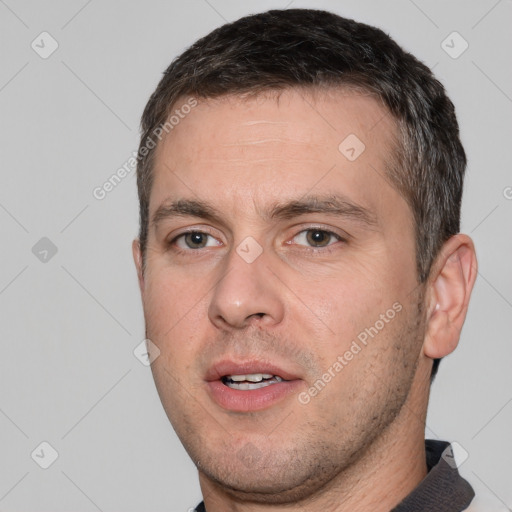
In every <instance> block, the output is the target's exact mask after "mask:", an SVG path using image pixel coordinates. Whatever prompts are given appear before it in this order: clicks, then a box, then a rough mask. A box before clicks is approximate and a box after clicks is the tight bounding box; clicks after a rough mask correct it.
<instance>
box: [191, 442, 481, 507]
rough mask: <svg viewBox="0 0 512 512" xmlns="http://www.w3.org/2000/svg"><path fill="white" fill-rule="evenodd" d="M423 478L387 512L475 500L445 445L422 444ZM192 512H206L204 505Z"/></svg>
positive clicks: (452, 504) (464, 504) (468, 502)
mask: <svg viewBox="0 0 512 512" xmlns="http://www.w3.org/2000/svg"><path fill="white" fill-rule="evenodd" d="M425 451H426V454H427V470H428V473H427V476H425V478H424V479H423V480H422V481H421V482H420V483H419V484H418V485H417V486H416V488H415V489H414V490H413V491H412V492H411V493H410V494H409V495H408V496H406V497H405V498H404V499H403V500H402V501H401V502H400V503H399V504H398V505H397V506H396V507H395V508H393V509H392V510H391V512H430V511H432V512H461V511H462V510H465V509H467V507H469V504H470V503H471V500H472V499H473V498H474V496H475V491H473V488H472V487H471V485H470V484H469V483H468V482H467V481H466V480H464V478H462V477H461V476H460V474H459V470H458V469H457V465H456V464H455V459H454V456H453V450H452V447H451V445H450V443H448V442H446V441H436V440H433V439H426V440H425ZM195 510H196V512H206V508H205V506H204V502H201V503H199V505H198V506H197V507H196V509H195Z"/></svg>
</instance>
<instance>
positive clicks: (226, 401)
mask: <svg viewBox="0 0 512 512" xmlns="http://www.w3.org/2000/svg"><path fill="white" fill-rule="evenodd" d="M178 107H179V105H177V106H176V108H178ZM395 134H396V127H395V124H394V122H393V121H392V120H391V119H390V116H389V115H386V111H385V110H384V109H383V107H381V106H380V104H379V103H377V102H376V101H375V100H374V99H372V98H371V97H370V96H368V95H361V94H356V93H354V92H352V93H348V92H345V93H344V92H342V91H339V90H338V91H337V92H335V91H333V92H331V93H330V94H323V93H322V94H320V93H317V94H315V95H314V96H312V95H311V94H307V95H305V93H304V92H302V93H299V92H297V91H292V90H290V91H286V92H283V93H282V94H281V96H280V97H279V100H277V99H276V98H275V97H269V96H259V97H257V98H252V99H245V100H243V99H240V98H238V97H223V98H220V99H215V100H208V101H202V102H200V103H199V105H198V106H196V107H195V108H193V109H192V111H191V112H190V113H189V114H188V115H187V116H186V117H185V118H184V119H182V120H180V122H179V124H178V125H177V126H175V128H174V129H173V130H172V132H171V133H170V134H169V136H168V137H167V138H166V139H165V140H164V141H162V143H161V144H160V145H159V147H158V150H157V154H156V160H155V167H154V173H155V174H154V183H153V187H152V192H151V199H150V208H149V213H150V219H151V220H152V219H153V217H154V215H155V213H156V212H157V210H159V214H158V222H156V223H155V224H153V223H151V224H150V226H149V236H148V244H147V255H146V257H147V267H146V272H145V275H144V279H143V281H141V287H142V296H143V306H144V314H145V321H146V334H147V337H148V338H149V339H150V340H151V341H152V342H153V343H154V344H155V345H157V347H158V348H159V350H160V352H161V354H160V356H159V357H158V358H157V359H156V360H155V361H154V363H153V364H152V370H153V374H154V378H155V382H156V386H157V389H158V392H159V395H160V398H161V400H162V403H163V406H164V408H165V410H166V412H167V415H168V417H169V419H170V421H171V422H172V424H173V426H174V428H175V430H176V432H177V434H178V436H179V437H180V439H181V441H182V442H183V444H184V446H185V448H186V449H187V451H188V453H189V454H190V456H191V457H192V459H193V460H194V461H195V463H196V464H197V465H198V468H199V471H200V475H201V478H203V479H207V480H208V481H210V482H218V483H221V484H222V485H223V486H224V487H225V488H228V489H231V492H233V493H235V494H236V493H238V495H241V494H244V493H248V494H251V495H253V496H259V497H260V498H261V499H262V500H263V499H265V498H264V496H265V495H266V494H267V493H270V494H271V493H279V496H280V497H281V498H280V499H283V500H285V499H288V498H297V497H300V496H304V495H306V494H307V493H308V492H309V491H310V490H311V489H314V488H318V487H319V486H320V485H323V484H325V483H326V482H328V481H329V480H330V479H332V478H333V476H335V475H336V474H338V473H339V472H340V471H343V470H344V469H345V468H347V467H349V466H350V465H351V464H353V463H354V461H356V460H357V459H358V457H360V456H361V455H362V454H363V453H364V450H365V448H367V447H369V446H370V445H371V443H372V442H373V441H374V440H375V439H377V438H378V437H379V435H380V434H381V433H382V432H383V431H384V429H385V428H386V427H387V426H388V425H390V424H391V423H392V422H393V420H394V419H395V418H396V416H397V415H398V414H400V412H401V410H402V406H403V404H404V402H405V400H406V399H407V396H408V393H409V391H410V389H411V386H412V385H413V383H414V382H416V380H415V368H416V363H417V361H418V359H419V358H420V354H421V344H422V341H423V336H422V328H423V326H422V322H421V321H420V320H419V319H420V315H419V313H418V302H419V301H420V300H421V297H420V295H419V292H418V290H419V288H418V287H417V278H416V259H415V243H414V225H413V218H412V214H411V211H410V209H409V207H408V206H407V204H406V202H405V200H404V199H403V198H402V197H401V196H400V195H399V193H398V192H397V191H396V190H395V189H394V188H393V187H392V186H391V185H390V184H389V183H388V181H387V180H386V179H385V162H386V160H389V158H390V155H391V152H392V148H393V137H394V136H395ZM347 137H348V139H347ZM356 137H357V138H356ZM343 141H344V142H343ZM361 142H362V143H364V145H365V148H364V150H363V151H362V152H361V150H362V149H363V146H362V144H361ZM340 143H341V146H340ZM179 201H181V203H178V202H179ZM190 202H192V203H190ZM204 204H207V205H208V208H207V209H206V210H205V211H202V210H201V209H200V208H198V207H199V206H200V205H204ZM162 205H164V206H167V207H169V206H171V205H172V206H173V208H167V209H165V208H160V207H161V206H162ZM177 206H179V208H177ZM159 208H160V209H159ZM203 210H204V209H203ZM172 211H174V214H173V215H171V213H172ZM177 211H178V212H179V214H176V212H177ZM210 214H211V215H210ZM187 233H188V234H187ZM135 255H136V259H137V250H135ZM256 374H263V380H262V381H261V382H258V381H259V380H260V379H261V378H262V376H261V375H256ZM244 376H246V377H248V378H246V377H244ZM275 376H277V377H278V378H275ZM281 379H282V380H281ZM252 381H256V382H252ZM274 498H275V496H274Z"/></svg>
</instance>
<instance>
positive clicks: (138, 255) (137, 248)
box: [132, 238, 144, 293]
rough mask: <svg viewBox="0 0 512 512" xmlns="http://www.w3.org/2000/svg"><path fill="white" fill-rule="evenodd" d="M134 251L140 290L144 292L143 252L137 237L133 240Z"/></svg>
mask: <svg viewBox="0 0 512 512" xmlns="http://www.w3.org/2000/svg"><path fill="white" fill-rule="evenodd" d="M132 253H133V261H134V262H135V268H136V269H137V277H138V280H139V288H140V292H141V293H144V274H143V271H142V252H141V250H140V241H139V239H138V238H136V239H135V240H134V241H133V242H132Z"/></svg>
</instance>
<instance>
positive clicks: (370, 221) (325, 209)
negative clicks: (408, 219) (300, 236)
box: [150, 194, 378, 228]
mask: <svg viewBox="0 0 512 512" xmlns="http://www.w3.org/2000/svg"><path fill="white" fill-rule="evenodd" d="M310 213H323V214H327V215H334V216H337V217H343V218H347V219H349V220H354V221H357V222H358V223H361V224H363V225H366V226H367V227H369V228H375V227H377V226H378V220H377V217H376V215H375V213H374V212H373V211H371V210H369V209H368V208H366V207H364V206H362V205H360V204H357V203H354V202H353V201H351V200H349V199H348V198H346V197H344V196H340V195H336V194H330V195H327V196H318V195H310V196H305V197H301V198H300V199H294V200H290V201H287V202H284V203H276V204H274V205H272V206H271V207H270V208H269V209H268V210H266V212H264V214H263V215H262V217H263V218H264V219H265V220H267V221H268V220H275V219H281V220H289V219H293V218H295V217H299V216H301V215H306V214H310ZM175 217H198V218H202V219H205V220H208V221H211V222H216V223H218V224H221V225H224V224H225V221H224V220H223V218H222V215H221V214H220V212H218V211H217V210H216V208H215V207H214V206H213V205H211V204H210V203H208V202H206V201H201V200H195V199H178V200H175V201H172V200H167V201H164V203H162V204H161V205H160V206H159V207H158V208H157V209H156V211H155V213H154V214H153V216H152V218H151V222H150V224H151V225H152V226H153V227H156V226H157V225H158V224H160V223H161V222H162V221H163V220H167V219H171V218H175Z"/></svg>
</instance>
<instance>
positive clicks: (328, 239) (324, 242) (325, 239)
mask: <svg viewBox="0 0 512 512" xmlns="http://www.w3.org/2000/svg"><path fill="white" fill-rule="evenodd" d="M333 238H334V241H333ZM293 240H295V242H296V243H299V244H304V245H310V246H312V247H327V246H328V245H332V244H333V243H334V242H336V241H340V240H342V238H341V237H340V236H339V235H337V234H335V233H332V232H331V231H326V230H324V229H305V230H304V231H301V232H300V233H298V234H297V235H295V237H294V238H293Z"/></svg>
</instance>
